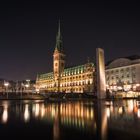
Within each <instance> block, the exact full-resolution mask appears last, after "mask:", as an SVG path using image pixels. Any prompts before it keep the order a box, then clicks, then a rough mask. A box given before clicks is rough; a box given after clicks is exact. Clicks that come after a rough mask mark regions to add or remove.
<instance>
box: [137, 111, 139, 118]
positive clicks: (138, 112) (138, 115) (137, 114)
mask: <svg viewBox="0 0 140 140" xmlns="http://www.w3.org/2000/svg"><path fill="white" fill-rule="evenodd" d="M137 115H138V118H140V109H138V112H137Z"/></svg>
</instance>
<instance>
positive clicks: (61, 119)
mask: <svg viewBox="0 0 140 140" xmlns="http://www.w3.org/2000/svg"><path fill="white" fill-rule="evenodd" d="M139 105H140V104H139V101H137V100H118V101H100V102H97V101H67V102H55V103H54V102H47V101H39V100H35V101H0V138H1V139H9V138H10V139H21V138H22V139H34V138H35V139H38V140H42V139H43V140H124V139H126V140H134V139H140V106H139Z"/></svg>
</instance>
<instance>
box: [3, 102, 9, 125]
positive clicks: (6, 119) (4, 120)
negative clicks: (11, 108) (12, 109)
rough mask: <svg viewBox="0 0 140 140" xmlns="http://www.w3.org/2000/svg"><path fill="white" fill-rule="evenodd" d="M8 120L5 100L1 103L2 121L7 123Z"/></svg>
mask: <svg viewBox="0 0 140 140" xmlns="http://www.w3.org/2000/svg"><path fill="white" fill-rule="evenodd" d="M7 121H8V104H7V102H5V103H4V104H3V113H2V123H7Z"/></svg>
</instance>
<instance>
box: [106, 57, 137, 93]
mask: <svg viewBox="0 0 140 140" xmlns="http://www.w3.org/2000/svg"><path fill="white" fill-rule="evenodd" d="M106 84H107V88H108V89H110V90H112V91H118V90H124V91H136V90H137V91H138V90H140V56H137V55H134V56H129V57H124V58H118V59H115V60H113V61H110V62H109V63H108V64H107V65H106Z"/></svg>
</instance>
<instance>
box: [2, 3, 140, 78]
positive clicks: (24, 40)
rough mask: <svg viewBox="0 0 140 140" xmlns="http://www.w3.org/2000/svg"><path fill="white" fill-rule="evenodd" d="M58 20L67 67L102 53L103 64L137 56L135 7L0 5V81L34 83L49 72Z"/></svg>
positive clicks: (139, 39)
mask: <svg viewBox="0 0 140 140" xmlns="http://www.w3.org/2000/svg"><path fill="white" fill-rule="evenodd" d="M59 19H60V20H61V33H62V37H63V47H64V50H65V53H66V63H67V65H78V64H83V63H85V62H87V57H90V60H91V61H94V62H95V50H96V48H97V47H101V48H104V50H105V58H106V62H107V61H109V60H112V59H114V58H117V57H123V56H129V55H134V54H138V55H140V8H139V5H138V4H137V3H121V2H119V1H116V2H112V1H108V2H102V1H100V2H99V3H97V2H96V3H93V4H91V3H80V4H78V3H67V4H66V3H64V2H61V1H60V2H57V3H56V2H54V3H53V2H52V3H49V2H47V1H46V2H44V1H28V2H25V1H24V2H21V1H11V2H7V1H6V2H4V3H0V78H6V79H9V80H22V79H27V78H30V79H35V78H36V75H37V73H45V72H50V71H52V63H53V61H52V55H53V51H54V47H55V41H56V33H57V30H58V21H59Z"/></svg>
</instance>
